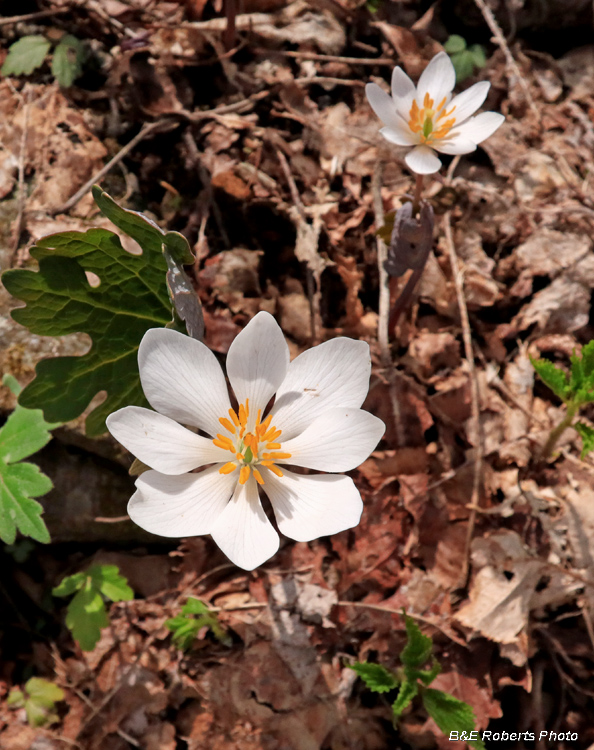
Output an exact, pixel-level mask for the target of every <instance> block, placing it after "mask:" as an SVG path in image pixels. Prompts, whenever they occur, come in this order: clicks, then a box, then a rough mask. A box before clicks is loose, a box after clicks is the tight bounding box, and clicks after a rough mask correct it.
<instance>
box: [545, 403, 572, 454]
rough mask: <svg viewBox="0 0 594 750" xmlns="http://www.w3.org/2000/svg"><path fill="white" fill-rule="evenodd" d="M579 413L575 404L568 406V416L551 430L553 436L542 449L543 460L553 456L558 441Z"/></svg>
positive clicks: (550, 436)
mask: <svg viewBox="0 0 594 750" xmlns="http://www.w3.org/2000/svg"><path fill="white" fill-rule="evenodd" d="M577 411H578V405H577V404H576V403H575V402H573V401H570V402H569V404H568V405H567V414H566V415H565V416H564V417H563V419H562V420H561V421H560V422H559V424H558V425H557V426H556V427H554V428H553V429H552V430H551V434H550V435H549V437H548V439H547V442H546V443H545V445H544V448H543V449H542V453H541V458H542V459H547V458H549V457H550V456H551V454H552V453H553V450H554V448H555V446H556V445H557V441H558V440H559V438H560V437H561V435H562V434H563V433H564V432H565V430H566V429H567V428H568V427H570V426H571V423H572V422H573V418H574V417H575V415H576V414H577Z"/></svg>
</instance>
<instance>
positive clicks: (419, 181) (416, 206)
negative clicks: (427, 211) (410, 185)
mask: <svg viewBox="0 0 594 750" xmlns="http://www.w3.org/2000/svg"><path fill="white" fill-rule="evenodd" d="M415 177H416V181H415V194H414V197H413V215H415V214H417V213H418V212H419V211H420V208H421V193H422V192H423V175H422V174H417V175H415Z"/></svg>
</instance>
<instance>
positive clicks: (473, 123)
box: [456, 112, 505, 143]
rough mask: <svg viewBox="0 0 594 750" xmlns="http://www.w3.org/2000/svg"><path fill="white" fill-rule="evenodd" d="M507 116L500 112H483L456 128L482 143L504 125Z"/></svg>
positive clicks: (461, 133)
mask: <svg viewBox="0 0 594 750" xmlns="http://www.w3.org/2000/svg"><path fill="white" fill-rule="evenodd" d="M504 120H505V117H504V116H503V115H502V114H500V113H499V112H481V114H480V115H477V116H476V117H471V118H470V120H467V121H466V122H465V123H463V124H462V125H460V127H457V128H456V133H459V134H460V135H463V136H464V137H465V138H469V139H470V140H471V141H473V142H474V143H481V142H482V141H484V140H486V139H487V138H488V137H489V136H491V135H493V133H494V132H495V131H496V130H497V128H498V127H500V126H501V125H503V121H504Z"/></svg>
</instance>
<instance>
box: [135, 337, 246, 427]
mask: <svg viewBox="0 0 594 750" xmlns="http://www.w3.org/2000/svg"><path fill="white" fill-rule="evenodd" d="M138 367H139V369H140V380H141V382H142V387H143V390H144V394H145V396H146V397H147V399H148V402H149V404H150V405H151V406H152V407H153V409H156V410H157V411H158V412H160V413H161V414H165V416H167V417H171V419H175V421H176V422H181V423H182V424H189V425H192V426H193V427H199V428H200V429H202V430H205V431H206V432H208V433H209V434H210V435H213V436H214V435H216V434H217V432H220V431H221V425H220V424H219V418H220V417H227V416H228V413H227V412H228V410H229V409H230V408H231V403H230V401H229V394H228V392H227V384H226V382H225V376H224V375H223V371H222V370H221V367H220V365H219V363H218V362H217V359H216V357H215V355H214V354H213V353H212V352H211V351H210V349H209V348H208V347H207V346H205V345H204V344H203V343H201V342H200V341H197V340H196V339H193V338H190V337H189V336H185V335H184V334H183V333H178V331H172V330H170V329H169V328H151V330H150V331H147V332H146V333H145V334H144V337H143V339H142V341H141V342H140V349H139V350H138Z"/></svg>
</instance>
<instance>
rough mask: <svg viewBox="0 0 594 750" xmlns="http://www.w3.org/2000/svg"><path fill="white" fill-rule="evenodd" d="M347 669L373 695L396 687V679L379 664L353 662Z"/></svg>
mask: <svg viewBox="0 0 594 750" xmlns="http://www.w3.org/2000/svg"><path fill="white" fill-rule="evenodd" d="M349 667H350V668H351V669H352V670H353V671H354V672H356V673H357V674H358V675H359V677H360V678H361V679H362V680H363V682H364V683H365V684H366V685H367V687H368V688H369V689H370V690H373V691H374V693H387V692H389V691H390V690H394V688H397V687H398V681H397V680H396V677H395V676H394V675H393V674H392V672H389V671H388V670H387V669H386V668H385V667H382V666H381V664H368V663H367V662H355V664H349Z"/></svg>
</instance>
